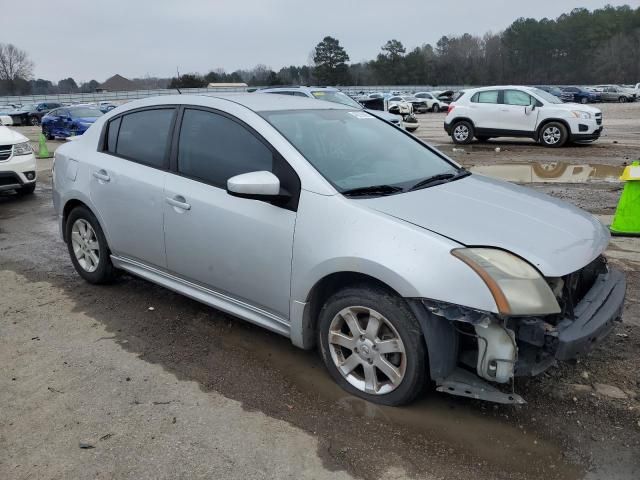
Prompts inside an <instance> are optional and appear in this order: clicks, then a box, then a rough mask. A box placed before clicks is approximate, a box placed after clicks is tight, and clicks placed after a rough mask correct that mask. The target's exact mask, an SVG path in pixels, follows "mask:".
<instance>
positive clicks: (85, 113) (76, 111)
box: [69, 107, 103, 118]
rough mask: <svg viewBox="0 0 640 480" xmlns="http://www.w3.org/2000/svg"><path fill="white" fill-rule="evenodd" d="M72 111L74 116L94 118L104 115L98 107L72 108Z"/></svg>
mask: <svg viewBox="0 0 640 480" xmlns="http://www.w3.org/2000/svg"><path fill="white" fill-rule="evenodd" d="M69 111H70V112H71V116H72V117H73V118H92V117H99V116H101V115H103V113H102V112H101V111H100V110H98V109H97V108H88V107H87V108H82V107H79V108H72V109H70V110H69Z"/></svg>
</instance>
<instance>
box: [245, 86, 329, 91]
mask: <svg viewBox="0 0 640 480" xmlns="http://www.w3.org/2000/svg"><path fill="white" fill-rule="evenodd" d="M278 91H282V92H285V91H286V92H295V91H303V92H312V91H313V92H318V91H319V92H339V91H340V90H338V89H337V88H335V87H313V86H306V85H289V86H287V85H281V86H276V87H267V88H260V89H258V90H256V91H255V92H254V93H261V92H262V93H264V92H278Z"/></svg>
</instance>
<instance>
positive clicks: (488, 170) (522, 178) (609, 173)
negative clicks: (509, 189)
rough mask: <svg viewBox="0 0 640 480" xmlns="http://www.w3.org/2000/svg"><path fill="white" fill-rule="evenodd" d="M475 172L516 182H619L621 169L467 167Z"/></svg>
mask: <svg viewBox="0 0 640 480" xmlns="http://www.w3.org/2000/svg"><path fill="white" fill-rule="evenodd" d="M469 170H471V171H472V172H474V173H478V174H481V175H487V176H489V177H494V178H499V179H501V180H507V181H509V182H515V183H589V182H615V183H617V182H619V177H620V175H622V171H623V170H624V167H618V166H614V165H602V164H593V163H592V164H584V165H573V164H569V163H562V162H551V163H503V164H497V165H477V166H473V167H470V168H469Z"/></svg>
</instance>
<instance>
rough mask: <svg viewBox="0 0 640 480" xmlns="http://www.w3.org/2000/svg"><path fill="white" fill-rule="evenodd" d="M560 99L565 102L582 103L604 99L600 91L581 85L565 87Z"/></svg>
mask: <svg viewBox="0 0 640 480" xmlns="http://www.w3.org/2000/svg"><path fill="white" fill-rule="evenodd" d="M560 99H561V100H562V101H563V102H574V103H582V104H585V103H593V102H600V101H602V98H601V96H600V94H599V93H598V92H592V91H591V90H587V89H585V88H581V87H565V88H563V89H562V94H561V96H560Z"/></svg>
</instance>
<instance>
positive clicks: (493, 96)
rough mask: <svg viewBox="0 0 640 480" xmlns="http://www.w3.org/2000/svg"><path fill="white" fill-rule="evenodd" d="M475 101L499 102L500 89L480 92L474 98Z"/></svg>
mask: <svg viewBox="0 0 640 480" xmlns="http://www.w3.org/2000/svg"><path fill="white" fill-rule="evenodd" d="M471 101H472V102H474V103H498V90H488V91H485V92H478V93H476V94H475V95H474V96H473V97H472V98H471Z"/></svg>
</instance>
